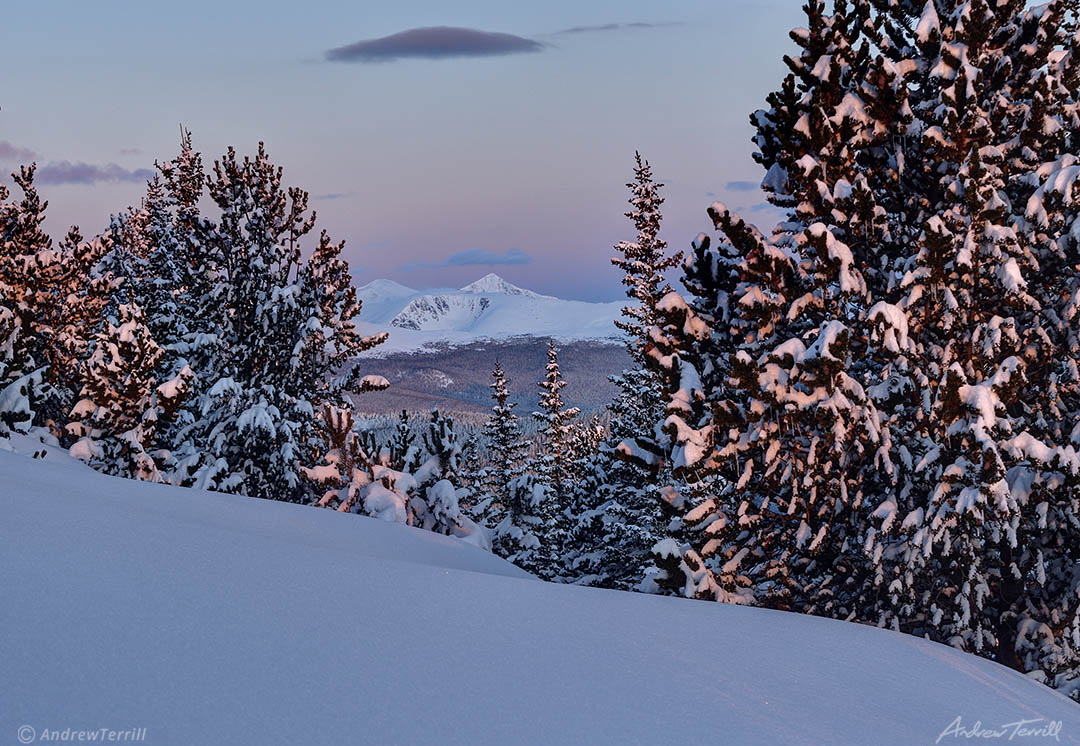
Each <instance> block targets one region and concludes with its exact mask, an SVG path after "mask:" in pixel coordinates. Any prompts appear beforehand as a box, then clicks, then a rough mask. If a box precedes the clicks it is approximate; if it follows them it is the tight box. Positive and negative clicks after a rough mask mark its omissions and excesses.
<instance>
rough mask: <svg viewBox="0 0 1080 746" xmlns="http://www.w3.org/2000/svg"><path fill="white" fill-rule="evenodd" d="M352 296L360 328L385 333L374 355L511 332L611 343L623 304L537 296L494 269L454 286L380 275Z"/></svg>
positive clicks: (502, 336)
mask: <svg viewBox="0 0 1080 746" xmlns="http://www.w3.org/2000/svg"><path fill="white" fill-rule="evenodd" d="M357 295H358V297H359V298H360V300H361V301H362V302H363V308H362V310H361V313H360V326H361V331H362V332H364V333H367V334H370V333H374V332H376V331H387V332H390V340H389V342H388V343H387V344H385V345H381V346H380V348H377V349H376V350H374V351H373V352H374V353H375V354H380V353H389V352H400V351H406V350H412V349H421V348H424V347H432V346H438V345H440V344H451V345H461V344H471V343H473V342H477V341H480V340H484V339H495V340H498V339H507V338H514V337H551V338H554V339H559V340H607V341H609V342H613V341H615V340H616V339H617V338H618V336H619V331H618V329H616V328H615V325H614V321H615V319H617V318H618V317H619V315H620V313H621V311H622V307H623V304H622V303H621V302H612V303H587V302H584V301H575V300H565V299H562V298H556V297H554V296H550V295H541V294H539V293H536V292H533V291H532V290H527V289H525V288H521V287H518V286H517V285H514V284H512V283H510V282H508V281H507V280H505V279H503V278H502V277H500V276H499V275H497V274H494V273H491V274H487V275H485V276H484V277H481V278H480V279H478V280H476V281H475V282H471V283H469V284H468V285H466V286H465V287H462V288H458V289H453V288H447V289H435V290H416V289H414V288H410V287H406V286H405V285H402V284H400V283H397V282H394V281H393V280H385V279H380V280H375V281H373V282H370V283H368V284H367V285H364V286H363V287H361V288H359V289H358V290H357Z"/></svg>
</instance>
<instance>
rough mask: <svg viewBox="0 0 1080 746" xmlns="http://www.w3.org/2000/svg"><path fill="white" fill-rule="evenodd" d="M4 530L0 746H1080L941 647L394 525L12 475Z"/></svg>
mask: <svg viewBox="0 0 1080 746" xmlns="http://www.w3.org/2000/svg"><path fill="white" fill-rule="evenodd" d="M0 514H2V515H3V520H0V630H2V634H0V671H2V676H0V744H6V743H13V744H14V743H17V742H18V741H17V740H16V733H17V730H18V728H19V727H20V726H22V725H28V726H30V727H32V728H34V729H35V730H36V731H38V732H41V731H42V730H43V729H55V730H60V731H62V730H63V729H65V728H72V729H88V730H90V729H97V728H102V727H107V728H112V729H115V730H122V729H128V728H146V729H147V731H146V737H145V740H144V741H143V742H144V743H147V744H260V745H261V744H538V745H539V744H620V745H626V744H737V745H739V746H750V745H753V744H768V745H769V746H775V745H777V744H814V745H815V746H816V745H818V744H830V745H832V746H843V745H845V744H850V745H851V746H867V745H868V744H873V745H875V746H887V745H889V744H897V745H900V744H903V746H912V745H915V744H933V743H935V739H937V738H938V736H939V735H940V734H941V732H942V731H943V730H945V729H946V728H947V727H948V726H949V724H950V723H952V722H953V721H955V719H956V718H957V717H960V718H962V723H963V725H964V726H965V727H966V726H970V725H973V724H974V723H975V721H977V720H979V721H981V722H982V725H983V726H984V727H986V726H990V725H998V724H1005V723H1009V722H1012V721H1017V720H1024V719H1035V718H1046V719H1049V720H1061V721H1063V722H1062V726H1061V731H1060V736H1059V738H1060V740H1058V741H1055V740H1054V739H1053V738H1018V739H1014V741H1013V742H1014V743H1017V742H1018V743H1029V744H1035V743H1072V744H1075V743H1080V740H1078V739H1080V707H1077V706H1076V705H1075V704H1073V703H1071V702H1069V701H1068V700H1066V699H1064V698H1063V697H1061V696H1059V695H1057V694H1056V693H1054V692H1052V691H1050V690H1049V689H1045V688H1043V687H1042V686H1040V685H1038V684H1036V683H1034V682H1032V681H1029V680H1027V679H1025V678H1024V677H1023V676H1021V675H1019V674H1017V673H1014V672H1012V671H1009V670H1006V669H1004V668H1001V667H999V666H997V665H995V664H993V663H990V662H988V661H984V660H980V659H978V658H975V657H972V656H969V655H964V654H962V653H958V652H955V651H953V650H951V649H949V648H947V647H944V646H941V645H934V644H931V643H927V642H925V641H922V640H918V639H915V638H912V637H908V636H904V635H899V634H894V633H890V632H885V631H882V630H878V629H872V628H869V627H864V626H858V625H854V624H845V623H842V622H834V621H828V620H824V619H816V618H811V617H805V616H799V615H795V614H787V613H782V612H774V611H767V610H761V609H751V608H742V607H735V606H724V605H720V604H712V603H705V602H693V601H685V600H679V599H673V598H661V597H655V596H645V595H637V594H630V593H619V592H614V591H602V590H594V589H587V588H578V587H572V586H559V585H551V584H546V583H542V582H540V581H537V580H534V579H532V578H529V577H525V576H523V573H521V572H520V571H518V570H517V569H515V568H514V567H512V566H510V565H508V564H507V563H505V562H503V561H502V560H499V559H497V558H495V557H493V556H491V555H489V554H486V553H485V552H483V551H482V550H480V549H477V548H476V547H472V546H468V545H466V544H464V543H463V542H459V541H457V540H454V539H449V538H445V537H440V536H437V535H435V534H431V533H425V532H421V531H418V530H413V529H409V528H405V527H402V526H398V525H394V524H390V523H385V522H381V521H378V520H375V519H372V518H364V517H360V516H355V515H343V514H340V513H337V512H335V511H330V510H319V509H316V508H307V507H301V506H295V505H286V504H282V503H272V502H266V501H261V500H256V499H250V498H243V497H235V496H228V495H220V494H209V493H202V492H197V491H194V490H182V489H178V488H172V487H162V486H155V485H147V484H141V483H137V482H130V481H122V480H119V479H113V478H109V477H105V476H102V475H99V474H96V473H94V472H92V471H90V470H89V469H88V468H86V467H83V466H82V465H81V464H79V463H77V462H75V461H72V460H70V459H66V457H62V456H58V455H55V451H54V452H52V453H51V454H50V456H49V457H48V458H47V459H46V460H44V461H41V460H31V459H30V458H29V457H28V456H26V455H22V454H17V453H8V452H0ZM961 741H963V742H967V741H968V739H963V738H959V739H958V738H954V737H951V736H946V737H945V738H943V739H941V741H940V743H957V742H961ZM38 742H41V741H40V739H39V741H38ZM991 742H992V743H996V742H998V741H991ZM1001 742H1004V739H1002V741H1001Z"/></svg>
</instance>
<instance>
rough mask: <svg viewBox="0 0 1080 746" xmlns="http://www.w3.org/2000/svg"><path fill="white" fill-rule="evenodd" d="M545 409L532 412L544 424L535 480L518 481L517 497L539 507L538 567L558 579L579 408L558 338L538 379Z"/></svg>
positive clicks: (550, 346) (540, 426) (550, 345)
mask: <svg viewBox="0 0 1080 746" xmlns="http://www.w3.org/2000/svg"><path fill="white" fill-rule="evenodd" d="M538 385H539V387H540V408H539V409H538V410H537V411H535V412H533V415H532V416H533V419H535V420H536V422H537V426H538V429H539V438H540V443H539V451H538V453H537V456H536V458H535V460H534V463H533V468H534V470H535V472H536V473H535V480H531V481H529V480H527V481H529V483H527V484H526V483H525V482H521V481H520V480H519V482H518V484H516V485H515V486H514V491H515V492H516V493H517V496H516V497H512V501H517V502H519V503H521V504H522V505H528V504H529V503H530V502H533V503H537V505H536V506H535V510H536V515H537V518H538V519H539V523H538V524H537V525H536V528H535V530H534V533H535V534H536V535H537V538H538V539H539V541H540V546H539V548H537V549H536V551H535V559H534V564H535V567H533V568H529V567H527V568H526V569H530V570H533V571H535V572H538V573H539V574H540V575H541V577H545V578H554V577H559V576H560V575H561V573H562V568H561V566H560V565H561V558H562V555H563V550H564V548H565V546H566V541H567V536H568V532H569V529H570V522H571V519H570V514H569V510H570V506H571V502H572V490H573V488H574V483H573V479H572V469H573V451H572V448H571V445H572V444H571V438H572V435H573V422H574V418H575V417H577V416H578V413H579V412H580V410H579V409H578V408H577V407H567V406H565V404H564V402H563V398H562V390H563V388H564V387H565V386H566V381H565V380H564V379H563V377H562V371H561V370H560V369H559V351H558V348H557V347H556V346H555V341H554V340H551V341H550V342H549V343H548V349H547V365H546V367H545V374H544V379H543V380H542V381H540V382H539V384H538Z"/></svg>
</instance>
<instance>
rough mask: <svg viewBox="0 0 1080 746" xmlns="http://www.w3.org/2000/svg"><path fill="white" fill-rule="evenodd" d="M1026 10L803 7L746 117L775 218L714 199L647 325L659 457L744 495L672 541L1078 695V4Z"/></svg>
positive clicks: (804, 599) (712, 509) (952, 4)
mask: <svg viewBox="0 0 1080 746" xmlns="http://www.w3.org/2000/svg"><path fill="white" fill-rule="evenodd" d="M1025 5H1026V4H1025V3H1023V2H1020V1H1010V0H1002V1H1000V2H994V1H991V0H963V1H961V0H940V1H938V0H929V2H925V3H876V2H869V1H866V0H864V1H861V2H860V1H857V0H856V1H854V2H836V3H834V4H833V7H832V11H833V12H832V13H831V14H827V13H826V11H825V5H824V3H821V2H810V3H808V4H807V6H806V9H805V10H806V13H807V15H808V28H806V29H802V30H798V31H795V32H793V34H792V38H793V40H794V41H795V42H796V43H797V44H798V45H799V46H800V47H801V48H802V52H801V53H800V55H799V57H798V58H791V59H788V60H787V62H788V65H789V68H790V69H791V71H792V75H791V76H789V77H788V78H787V79H786V80H785V81H784V84H783V86H782V88H781V90H780V91H778V92H777V93H776V94H773V95H772V96H770V99H769V103H770V109H769V110H767V111H765V112H758V113H756V114H755V115H754V117H753V120H752V121H753V122H754V124H755V127H756V128H757V135H756V137H755V142H756V143H757V145H758V146H759V155H758V160H759V162H761V163H762V165H763V166H765V168H766V177H765V181H764V187H765V188H766V190H767V192H769V196H770V200H772V201H773V203H774V204H776V205H778V206H780V207H782V208H785V209H786V210H787V211H788V215H787V219H786V220H785V221H784V222H782V223H781V224H780V225H778V226H777V229H776V230H775V231H774V233H773V234H772V235H771V236H770V237H768V238H766V237H764V236H762V235H760V234H758V233H757V232H756V231H754V230H752V229H750V228H749V227H747V226H745V225H744V224H742V223H741V221H739V220H738V219H737V218H735V217H734V216H731V214H730V213H729V212H728V211H727V210H725V209H723V208H722V207H718V206H714V208H713V210H712V216H713V219H714V222H715V224H716V227H717V228H718V229H719V230H720V231H721V233H723V234H724V239H725V240H724V241H723V242H722V243H720V244H719V245H718V246H716V247H715V248H713V247H712V245H711V242H709V241H707V240H704V239H699V240H698V241H697V242H696V243H695V248H694V252H693V255H692V256H691V257H690V259H689V260H688V261H687V264H686V267H685V269H686V285H687V289H688V299H683V298H682V297H679V296H674V297H671V298H669V299H666V300H665V304H664V305H665V306H666V308H667V309H668V311H669V313H668V314H667V316H666V318H664V319H662V320H661V322H660V324H658V325H657V327H655V328H654V330H653V331H652V334H653V337H654V338H655V340H656V347H655V349H654V350H653V351H652V359H653V360H654V361H655V364H656V365H657V367H658V368H659V369H660V370H661V371H662V372H664V373H665V374H666V376H667V382H668V391H669V403H668V410H667V416H666V418H665V419H664V421H663V422H662V423H661V427H662V431H663V432H664V433H665V434H666V436H667V440H666V442H665V441H664V440H661V441H660V442H659V444H658V445H659V448H658V450H659V452H660V453H661V454H662V455H665V456H666V457H667V458H669V459H670V460H671V462H672V464H673V465H674V466H675V468H676V469H682V470H683V472H684V473H686V474H693V473H694V472H695V471H696V472H698V473H700V474H704V475H705V476H706V477H708V476H719V477H720V478H722V479H723V480H724V481H725V482H728V483H734V485H735V488H736V490H737V491H738V492H739V493H741V494H743V493H744V494H747V495H749V496H751V497H750V502H749V503H747V502H746V501H742V502H740V503H736V501H734V500H731V499H726V500H725V499H722V498H723V494H721V495H720V496H719V499H717V498H716V497H715V496H713V497H708V498H707V499H706V500H705V501H704V502H703V503H701V504H700V505H698V506H697V507H696V508H695V509H694V510H693V511H691V513H690V514H689V515H688V517H687V522H688V523H694V522H697V521H700V522H702V523H704V524H707V525H708V526H709V528H708V529H707V531H709V532H710V533H714V534H715V536H714V539H712V540H710V541H711V542H712V543H710V542H702V543H700V544H696V545H695V546H694V548H693V550H694V551H695V552H696V555H695V556H690V555H689V554H685V556H690V558H691V559H692V560H695V561H696V560H698V559H700V558H701V557H702V556H704V557H705V558H706V563H705V564H706V568H707V569H710V563H711V569H712V570H713V574H714V577H715V570H716V569H717V566H718V565H719V563H720V562H721V561H723V560H725V559H726V560H727V561H726V562H725V563H724V564H723V566H722V567H720V568H719V569H720V570H722V571H723V570H732V569H734V567H733V564H732V560H734V559H735V558H737V557H738V556H739V555H738V553H735V554H734V555H732V554H731V551H732V550H733V549H735V548H736V547H739V546H740V545H742V546H743V548H745V549H747V554H746V555H744V556H743V557H742V558H741V560H740V562H739V563H738V567H739V568H741V569H742V571H744V572H748V573H749V574H748V576H747V577H746V581H747V584H748V586H749V587H751V588H752V589H753V590H754V591H755V592H756V593H757V597H758V601H759V602H761V601H762V599H763V598H765V599H776V598H778V599H779V601H780V602H782V603H789V604H791V605H792V606H793V607H794V608H797V609H802V610H808V611H813V612H815V613H825V614H830V615H837V616H845V618H852V619H857V620H861V621H867V622H871V623H878V624H887V625H890V626H893V627H896V628H898V629H901V630H905V631H910V632H914V633H917V634H922V635H927V636H929V637H931V638H933V639H938V640H941V641H944V642H948V643H950V644H953V645H956V646H957V647H961V648H963V649H966V650H970V651H972V652H977V653H980V654H983V655H987V656H990V657H994V658H996V659H997V660H999V661H1001V662H1002V663H1005V664H1007V665H1011V666H1014V667H1016V668H1019V669H1021V670H1025V671H1029V672H1031V673H1032V674H1033V675H1035V676H1037V677H1039V678H1041V679H1042V680H1045V681H1048V682H1049V683H1052V684H1055V685H1057V686H1059V687H1061V688H1062V689H1063V690H1065V691H1071V692H1072V693H1074V695H1075V693H1076V688H1077V683H1076V682H1077V679H1078V677H1077V649H1078V645H1077V643H1078V642H1080V628H1078V624H1080V621H1078V605H1080V604H1078V601H1077V599H1078V595H1077V594H1078V590H1080V575H1078V573H1077V557H1076V551H1077V550H1076V549H1075V547H1077V546H1080V540H1078V534H1077V530H1078V527H1080V522H1077V520H1076V518H1075V516H1076V510H1077V501H1076V497H1075V495H1076V486H1075V485H1076V479H1077V473H1078V469H1080V465H1078V463H1077V460H1076V453H1075V446H1076V443H1075V442H1073V435H1072V431H1073V427H1074V424H1073V423H1074V422H1075V408H1074V407H1075V402H1076V398H1075V393H1074V392H1075V384H1074V383H1073V382H1074V381H1075V380H1076V379H1075V373H1074V371H1075V369H1076V366H1075V361H1074V359H1075V332H1074V327H1073V326H1072V324H1071V323H1069V322H1070V320H1071V319H1072V318H1074V316H1075V310H1074V308H1073V306H1074V305H1075V301H1074V300H1073V298H1074V293H1075V288H1076V287H1077V282H1076V278H1077V269H1078V263H1077V259H1076V250H1075V246H1074V243H1073V242H1074V239H1073V238H1072V237H1071V235H1070V226H1071V224H1072V222H1071V221H1072V220H1073V218H1072V216H1071V215H1070V210H1071V209H1072V208H1071V204H1072V184H1073V180H1074V177H1073V176H1072V174H1073V173H1075V171H1074V170H1073V169H1072V166H1073V164H1072V162H1071V161H1070V160H1069V158H1070V157H1069V155H1068V149H1069V147H1070V146H1071V145H1072V144H1074V143H1075V142H1077V140H1076V136H1075V135H1076V127H1077V121H1078V120H1077V118H1076V115H1075V113H1076V111H1077V106H1076V95H1077V94H1076V90H1077V88H1076V85H1075V83H1076V82H1077V80H1078V77H1080V76H1078V75H1077V67H1078V62H1077V59H1078V58H1077V54H1076V52H1077V50H1076V44H1077V40H1076V37H1075V36H1074V32H1075V30H1076V20H1077V19H1076V8H1075V3H1071V2H1065V1H1062V2H1051V3H1048V4H1046V5H1043V6H1038V7H1034V8H1027V7H1025ZM1048 269H1049V270H1050V272H1049V273H1048V274H1047V275H1046V277H1043V273H1044V272H1046V271H1047V270H1048ZM1036 278H1038V280H1036ZM725 348H727V351H725ZM732 352H734V354H732ZM815 412H816V414H814V413H815ZM770 418H771V419H772V423H770V422H769V421H768V420H769V419H770ZM807 418H809V421H808V419H807ZM762 451H764V453H762ZM725 460H727V461H729V463H728V464H726V465H725V463H724V461H725ZM689 478H693V477H689ZM721 484H722V483H721ZM722 492H723V489H722V488H721V493H722ZM823 497H824V498H825V499H824V501H823V502H822V498H823ZM868 512H869V513H870V515H869V517H868V515H867V513H868ZM713 527H716V528H713ZM751 536H753V537H754V539H753V541H752V542H750V543H746V540H747V538H749V537H751ZM860 546H861V553H862V557H861V558H860V551H858V549H859V547H860ZM725 547H728V548H725ZM668 549H669V550H670V549H671V547H668ZM740 551H741V550H740ZM717 552H719V554H716V553H717ZM668 555H669V566H674V564H675V560H677V559H678V556H677V554H673V553H672V552H670V551H669V552H668ZM709 555H712V556H713V557H715V559H712V560H710V559H709ZM729 556H730V558H731V559H727V558H728V557H729ZM778 561H779V562H780V563H781V565H782V566H779V565H777V562H778ZM860 564H861V565H862V566H861V567H860ZM762 569H765V570H766V575H765V577H766V578H769V579H775V580H778V581H779V582H778V583H772V582H770V583H767V584H766V585H765V587H764V593H762V590H763V589H762V584H761V582H759V581H760V578H759V577H757V576H758V574H759V572H760V570H762ZM686 570H688V571H689V572H686V573H685V575H686V577H687V578H688V580H687V589H688V590H689V591H693V589H694V587H695V585H696V586H698V587H700V585H701V581H702V579H703V576H702V574H701V573H700V572H699V565H698V564H697V563H696V562H690V563H687V567H686ZM704 579H705V580H708V578H707V577H704ZM741 582H742V581H738V583H739V584H741ZM723 584H724V583H723V582H721V585H723ZM779 589H782V592H781V593H780V594H779V597H777V594H776V591H777V590H779ZM697 592H698V593H699V594H700V590H699V591H697ZM704 595H708V594H704ZM765 602H769V601H768V600H766V601H765Z"/></svg>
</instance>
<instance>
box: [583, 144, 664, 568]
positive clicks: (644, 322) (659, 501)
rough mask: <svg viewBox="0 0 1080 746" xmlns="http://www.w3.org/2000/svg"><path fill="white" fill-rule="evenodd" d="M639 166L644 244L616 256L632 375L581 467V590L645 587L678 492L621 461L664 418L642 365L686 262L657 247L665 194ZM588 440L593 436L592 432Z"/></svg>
mask: <svg viewBox="0 0 1080 746" xmlns="http://www.w3.org/2000/svg"><path fill="white" fill-rule="evenodd" d="M634 158H635V165H634V180H633V181H631V182H630V183H628V184H627V188H628V189H629V190H630V199H629V203H630V210H629V211H628V212H627V213H626V217H628V218H629V219H630V220H631V222H632V223H633V225H634V228H635V230H636V231H637V238H636V240H635V241H621V242H619V243H618V244H616V245H615V250H616V251H617V252H618V255H617V256H615V257H614V258H612V260H611V262H612V264H613V265H615V266H616V267H618V268H619V269H621V270H622V272H623V279H622V282H623V284H624V285H625V286H626V294H627V297H628V298H629V299H630V300H631V304H630V305H627V306H625V307H624V308H623V309H622V319H620V320H616V322H615V325H616V326H617V327H618V328H619V329H620V330H621V331H622V332H623V335H624V341H625V344H626V349H627V353H628V354H629V357H630V361H631V367H630V368H628V369H627V370H624V371H623V372H622V373H621V374H620V375H618V376H613V377H612V379H611V380H612V382H613V383H614V384H615V385H616V387H617V389H618V393H617V394H616V396H615V398H614V400H613V401H612V402H611V404H609V406H608V411H609V413H610V425H609V427H608V430H609V433H608V434H607V435H606V437H601V438H600V439H598V440H596V443H595V445H591V444H587V443H583V444H582V445H583V446H585V450H588V451H591V452H589V453H582V454H580V455H579V457H578V458H577V463H576V469H575V470H576V471H577V472H578V474H576V475H575V477H576V478H575V491H574V504H573V508H572V513H573V519H574V520H573V525H572V527H571V537H570V540H569V542H568V546H569V550H568V555H567V557H566V562H567V566H568V569H569V573H568V575H569V576H570V577H571V578H572V579H574V581H575V582H582V583H589V584H593V585H600V586H605V587H614V588H630V587H639V584H640V583H641V581H642V580H643V579H644V577H645V574H646V572H647V570H648V568H649V566H650V564H651V558H650V551H651V549H652V547H653V546H655V545H656V544H657V542H659V541H660V540H661V539H662V538H664V536H665V529H666V527H665V524H666V523H667V521H666V520H665V518H664V514H665V507H664V506H665V501H664V499H663V498H664V496H665V495H670V494H672V493H674V492H676V491H677V488H676V487H675V486H674V481H675V480H674V479H673V477H672V475H671V473H670V470H668V469H665V468H663V467H662V466H661V465H659V464H654V465H652V466H653V467H660V468H650V467H648V466H645V465H643V464H641V463H638V462H637V461H633V460H631V459H629V458H624V459H619V458H618V455H619V453H620V448H621V449H622V451H621V452H622V453H623V454H624V455H625V454H630V453H640V452H641V449H642V447H643V444H645V447H647V444H648V443H650V442H651V441H652V440H653V435H654V432H653V431H654V426H655V423H656V422H657V420H659V419H660V418H661V416H662V414H663V410H664V386H663V380H662V379H661V377H660V375H659V374H658V373H657V372H656V371H655V370H654V369H653V368H652V367H650V366H648V365H646V363H645V358H646V356H647V351H648V350H649V349H650V348H651V347H652V345H653V341H652V339H651V338H650V336H649V333H648V332H649V329H651V328H653V327H654V326H655V325H656V324H657V323H658V321H659V319H660V315H661V314H660V306H661V303H662V301H663V299H664V297H665V296H666V295H667V294H668V293H670V292H671V287H670V285H668V283H667V281H666V280H665V279H664V273H665V272H667V271H668V270H670V269H672V268H673V267H675V266H678V264H679V262H680V261H681V260H682V254H681V252H680V253H675V254H673V255H669V254H668V252H667V243H666V242H665V241H664V240H663V239H661V238H660V227H661V222H662V219H663V218H662V214H661V206H662V205H663V203H664V199H663V197H662V196H660V189H661V188H663V184H659V183H656V182H655V181H654V179H653V175H652V169H651V167H650V165H649V163H648V161H645V160H643V159H642V158H641V155H640V154H639V153H635V156H634ZM587 430H588V432H593V433H594V432H596V428H595V427H593V428H591V429H590V428H587ZM581 432H582V434H585V431H581ZM578 450H582V449H581V448H579V449H578ZM657 471H659V473H656V472H657ZM649 587H650V588H651V587H655V586H649Z"/></svg>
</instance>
